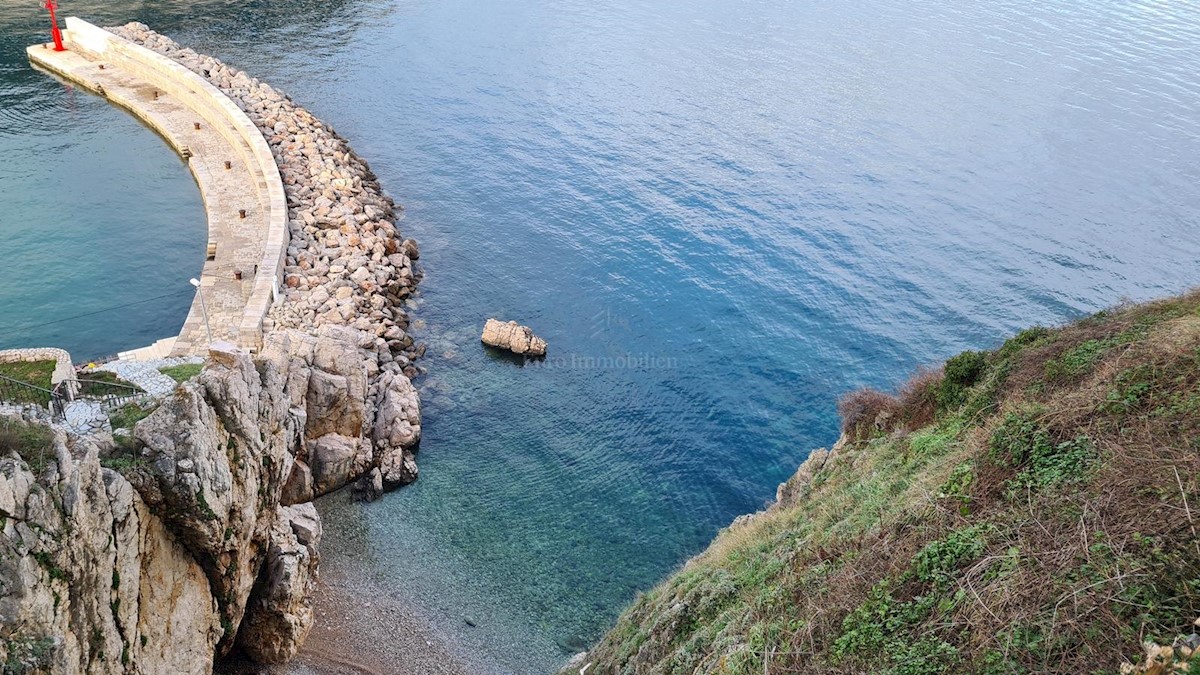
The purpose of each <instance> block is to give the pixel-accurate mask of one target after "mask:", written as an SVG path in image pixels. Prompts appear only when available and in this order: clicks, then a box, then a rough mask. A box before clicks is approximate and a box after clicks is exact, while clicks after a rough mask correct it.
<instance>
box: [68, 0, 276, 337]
mask: <svg viewBox="0 0 1200 675" xmlns="http://www.w3.org/2000/svg"><path fill="white" fill-rule="evenodd" d="M66 23H67V36H68V40H69V42H70V44H71V47H72V49H74V50H75V51H78V52H83V53H86V54H87V55H88V56H91V57H93V58H96V59H102V60H103V61H106V62H110V63H113V64H114V65H118V66H119V67H120V68H122V69H123V70H125V71H127V72H130V73H133V74H136V75H137V76H139V77H141V78H144V79H145V80H146V83H147V84H149V85H152V86H154V87H156V88H157V89H159V90H161V91H163V92H164V93H166V94H168V95H170V96H172V97H174V98H175V99H177V100H179V101H180V102H181V103H183V104H184V105H186V106H188V107H189V108H190V109H192V110H193V111H194V112H195V113H196V114H197V115H198V116H200V118H201V119H203V120H204V121H205V122H206V123H207V124H209V125H211V126H212V128H214V129H216V130H217V131H218V132H220V134H221V135H222V136H223V137H224V138H225V139H226V140H227V141H228V142H229V145H230V146H231V147H232V148H233V149H234V150H235V151H236V152H238V153H239V154H240V155H241V156H242V158H243V160H244V161H245V162H246V164H247V165H248V166H252V167H257V169H258V170H259V171H260V172H261V175H262V177H263V180H262V184H260V185H259V186H258V187H259V189H260V192H261V193H263V194H265V195H266V199H265V202H266V203H265V204H263V208H264V209H266V216H267V217H266V221H267V232H266V233H265V237H264V241H265V245H264V250H263V255H262V261H261V262H260V263H259V266H258V274H257V275H256V276H255V278H254V286H253V290H252V291H251V294H250V297H249V299H248V300H247V301H246V307H245V311H244V312H243V315H242V319H241V324H240V327H239V338H238V341H239V343H240V346H242V347H244V348H246V349H250V350H257V349H258V347H259V346H260V345H261V343H262V324H263V319H264V317H266V315H267V312H268V311H269V310H270V308H271V304H272V303H273V302H274V300H275V298H276V297H277V295H278V293H279V284H280V282H281V280H282V278H283V267H284V263H285V260H286V255H287V245H288V224H287V200H286V198H285V196H284V191H283V182H282V181H281V180H280V178H279V167H278V165H277V164H276V163H275V157H274V156H273V155H272V154H271V149H270V147H269V146H268V145H267V142H266V139H264V138H263V136H262V134H261V133H260V132H259V130H258V128H257V127H256V126H255V125H254V123H253V122H252V121H250V118H249V117H247V116H246V115H245V113H243V112H242V111H241V110H240V109H239V108H238V107H237V105H235V104H234V103H233V101H231V100H230V99H229V97H227V96H225V95H224V94H222V93H221V91H220V90H219V89H217V88H216V87H214V86H213V85H211V84H209V83H208V82H207V81H205V80H204V79H203V78H202V77H200V76H199V75H197V74H195V73H193V72H192V71H190V70H188V69H187V68H184V67H183V66H181V65H180V64H178V63H176V62H174V61H172V60H171V59H169V58H167V57H165V56H162V55H160V54H156V53H154V52H152V51H150V50H149V49H146V48H144V47H142V46H140V45H137V44H134V43H132V42H130V41H128V40H125V39H124V38H121V37H118V36H116V35H113V34H112V33H109V32H108V31H106V30H104V29H102V28H99V27H97V26H94V25H92V24H90V23H88V22H86V21H83V20H82V19H78V18H75V17H69V18H67V20H66ZM114 102H116V103H119V104H121V105H122V106H124V107H126V108H129V109H130V110H131V111H132V112H134V114H137V113H138V110H137V104H136V102H132V101H131V102H124V101H114ZM139 117H142V116H141V115H139ZM142 119H143V120H144V121H146V122H147V123H148V124H151V126H154V124H153V121H152V120H151V119H150V118H149V117H148V116H147V117H142ZM156 128H157V127H156ZM159 131H160V132H161V133H162V134H163V136H164V138H166V139H167V141H168V142H169V143H170V144H171V145H172V147H174V148H175V150H176V152H179V153H180V154H184V153H183V150H184V147H185V146H184V144H183V143H181V142H180V141H179V140H178V139H173V138H171V136H170V135H169V134H168V133H167V132H166V131H165V130H162V129H160V130H159ZM189 164H191V163H189ZM192 170H193V174H195V175H196V182H197V183H198V184H199V186H200V191H201V194H202V195H203V196H204V198H205V201H206V202H207V201H208V200H209V199H210V198H212V196H211V195H209V194H206V193H205V183H206V180H205V176H203V175H202V174H201V173H200V172H198V171H197V168H196V167H194V166H193V169H192Z"/></svg>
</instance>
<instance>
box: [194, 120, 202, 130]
mask: <svg viewBox="0 0 1200 675" xmlns="http://www.w3.org/2000/svg"><path fill="white" fill-rule="evenodd" d="M193 124H195V125H196V131H199V130H200V123H199V122H193Z"/></svg>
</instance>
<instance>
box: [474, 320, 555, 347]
mask: <svg viewBox="0 0 1200 675" xmlns="http://www.w3.org/2000/svg"><path fill="white" fill-rule="evenodd" d="M480 339H481V340H483V344H485V345H489V346H492V347H497V348H499V349H507V350H508V351H510V352H512V353H514V354H523V355H525V356H545V355H546V341H545V340H543V339H542V338H540V337H538V336H537V335H534V333H533V330H532V329H530V328H528V327H527V326H522V325H520V324H518V323H517V322H516V321H509V322H507V323H506V322H503V321H499V320H496V319H488V320H487V323H486V324H484V326H483V335H482V337H481V338H480Z"/></svg>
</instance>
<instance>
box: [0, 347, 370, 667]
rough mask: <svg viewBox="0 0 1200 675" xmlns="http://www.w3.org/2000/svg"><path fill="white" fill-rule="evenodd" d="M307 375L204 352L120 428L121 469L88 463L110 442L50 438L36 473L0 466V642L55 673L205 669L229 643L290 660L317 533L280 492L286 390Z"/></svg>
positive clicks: (19, 463)
mask: <svg viewBox="0 0 1200 675" xmlns="http://www.w3.org/2000/svg"><path fill="white" fill-rule="evenodd" d="M304 337H305V338H306V339H307V338H308V336H304ZM312 340H313V342H314V343H316V342H318V341H319V339H318V338H312ZM351 347H352V346H351ZM323 349H326V350H331V349H335V347H333V346H327V347H324V348H323ZM315 351H316V350H315V344H314V353H315ZM317 362H318V361H316V360H314V363H317ZM320 363H322V364H323V365H325V366H326V367H329V368H334V366H332V365H330V363H331V362H330V361H320ZM359 365H361V364H359ZM309 368H310V366H309V365H308V364H307V363H306V362H305V361H303V360H302V359H301V360H293V359H291V358H288V355H287V353H286V352H281V351H278V350H276V351H273V352H271V353H264V354H263V355H261V356H260V357H259V358H257V359H251V358H250V357H249V356H248V355H247V354H245V353H242V352H240V351H238V350H237V349H236V348H233V347H232V346H230V345H222V344H219V343H218V344H215V345H213V347H212V350H211V353H210V358H209V363H208V365H207V367H206V368H205V369H204V370H203V371H202V372H201V373H200V375H199V376H197V377H196V378H195V379H193V380H191V381H188V382H185V383H183V384H181V385H180V386H179V387H178V388H177V389H176V390H175V392H174V393H173V394H172V395H171V396H170V397H168V398H167V399H165V400H164V401H162V403H161V404H160V405H159V407H158V408H157V409H156V410H155V411H154V412H153V413H151V414H150V415H149V416H148V417H146V418H145V419H144V420H142V421H141V422H138V423H137V425H136V426H135V427H134V437H135V439H136V444H137V449H136V451H135V454H134V455H132V456H125V455H122V457H124V459H123V463H122V467H123V468H122V473H118V472H117V471H114V470H111V469H107V468H103V467H102V465H101V463H100V462H101V457H107V456H109V455H110V454H112V453H114V452H117V451H116V449H115V448H114V447H113V444H112V443H111V440H109V439H107V438H105V437H97V436H89V437H78V436H74V435H67V434H65V433H63V432H61V431H59V432H56V435H55V436H54V437H53V448H51V450H50V453H49V455H48V456H47V457H48V459H45V460H44V464H45V467H44V468H38V469H37V470H36V471H35V470H34V469H33V468H31V466H36V465H37V464H39V461H37V460H36V459H35V460H33V461H32V462H31V461H30V459H29V458H25V459H23V458H22V457H21V456H19V455H17V454H16V453H9V456H7V457H4V458H0V519H2V522H3V536H0V638H3V639H2V640H0V645H3V646H2V647H0V649H5V650H10V651H11V650H14V649H15V650H17V652H20V653H19V654H17V656H18V661H20V660H22V659H25V658H26V657H28V658H29V659H32V660H37V661H38V663H40V664H42V665H43V666H44V667H46V668H48V669H50V670H51V671H53V672H56V673H57V672H63V673H85V672H86V673H109V672H111V673H124V672H134V673H159V672H179V673H207V672H210V671H211V669H212V664H213V661H214V658H219V657H220V656H222V655H224V654H226V653H228V651H229V650H230V649H231V648H232V647H233V646H234V645H235V644H240V645H241V646H242V647H243V649H244V651H245V652H246V653H247V654H248V655H249V656H250V657H251V658H254V659H257V660H260V661H263V662H266V663H275V662H279V661H283V660H286V659H288V658H290V657H291V656H292V655H294V654H295V652H296V651H297V650H298V649H299V647H300V644H301V643H302V642H303V640H304V638H305V636H306V635H307V634H308V631H309V629H310V628H311V627H312V622H313V614H312V604H311V602H312V601H311V598H312V592H313V590H314V587H315V583H316V578H317V570H318V560H319V559H318V554H317V546H318V545H319V542H320V533H321V527H320V518H319V517H318V516H317V513H316V510H315V509H314V508H313V507H312V504H311V503H305V504H300V505H296V506H281V504H280V499H281V495H282V494H283V488H284V485H285V483H286V482H287V480H288V479H289V478H290V477H291V476H292V474H293V469H294V467H295V466H296V465H297V464H299V462H298V461H297V460H296V458H295V457H296V454H297V453H300V452H302V450H303V441H304V440H305V426H306V421H307V418H306V416H305V415H304V414H297V408H298V406H294V405H293V402H294V400H295V399H293V392H292V391H291V386H293V385H297V384H299V383H303V385H304V388H303V390H302V392H303V394H302V395H298V396H299V400H300V402H301V403H303V401H304V399H303V396H306V395H307V393H308V383H309V382H310V381H311V377H309V375H310V373H309ZM322 372H327V371H322ZM301 409H302V408H301ZM321 410H323V409H320V408H319V409H318V412H320V411H321ZM360 426H365V423H362V422H360ZM122 452H125V451H122ZM39 457H40V456H39ZM10 648H11V649H10ZM26 652H28V654H26ZM0 656H3V655H0ZM35 656H36V659H35V658H34V657H35ZM5 658H7V657H5Z"/></svg>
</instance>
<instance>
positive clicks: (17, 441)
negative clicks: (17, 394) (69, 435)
mask: <svg viewBox="0 0 1200 675" xmlns="http://www.w3.org/2000/svg"><path fill="white" fill-rule="evenodd" d="M7 452H15V453H17V455H18V456H19V457H20V458H21V459H23V460H24V461H25V463H26V464H28V465H29V469H30V470H31V471H33V472H34V473H35V474H36V473H41V472H42V471H43V470H44V469H45V468H46V464H47V462H48V461H50V460H52V459H53V458H54V433H53V432H51V431H50V428H49V427H47V426H45V425H42V424H36V423H30V422H26V421H24V420H20V419H15V418H12V417H0V453H7Z"/></svg>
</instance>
